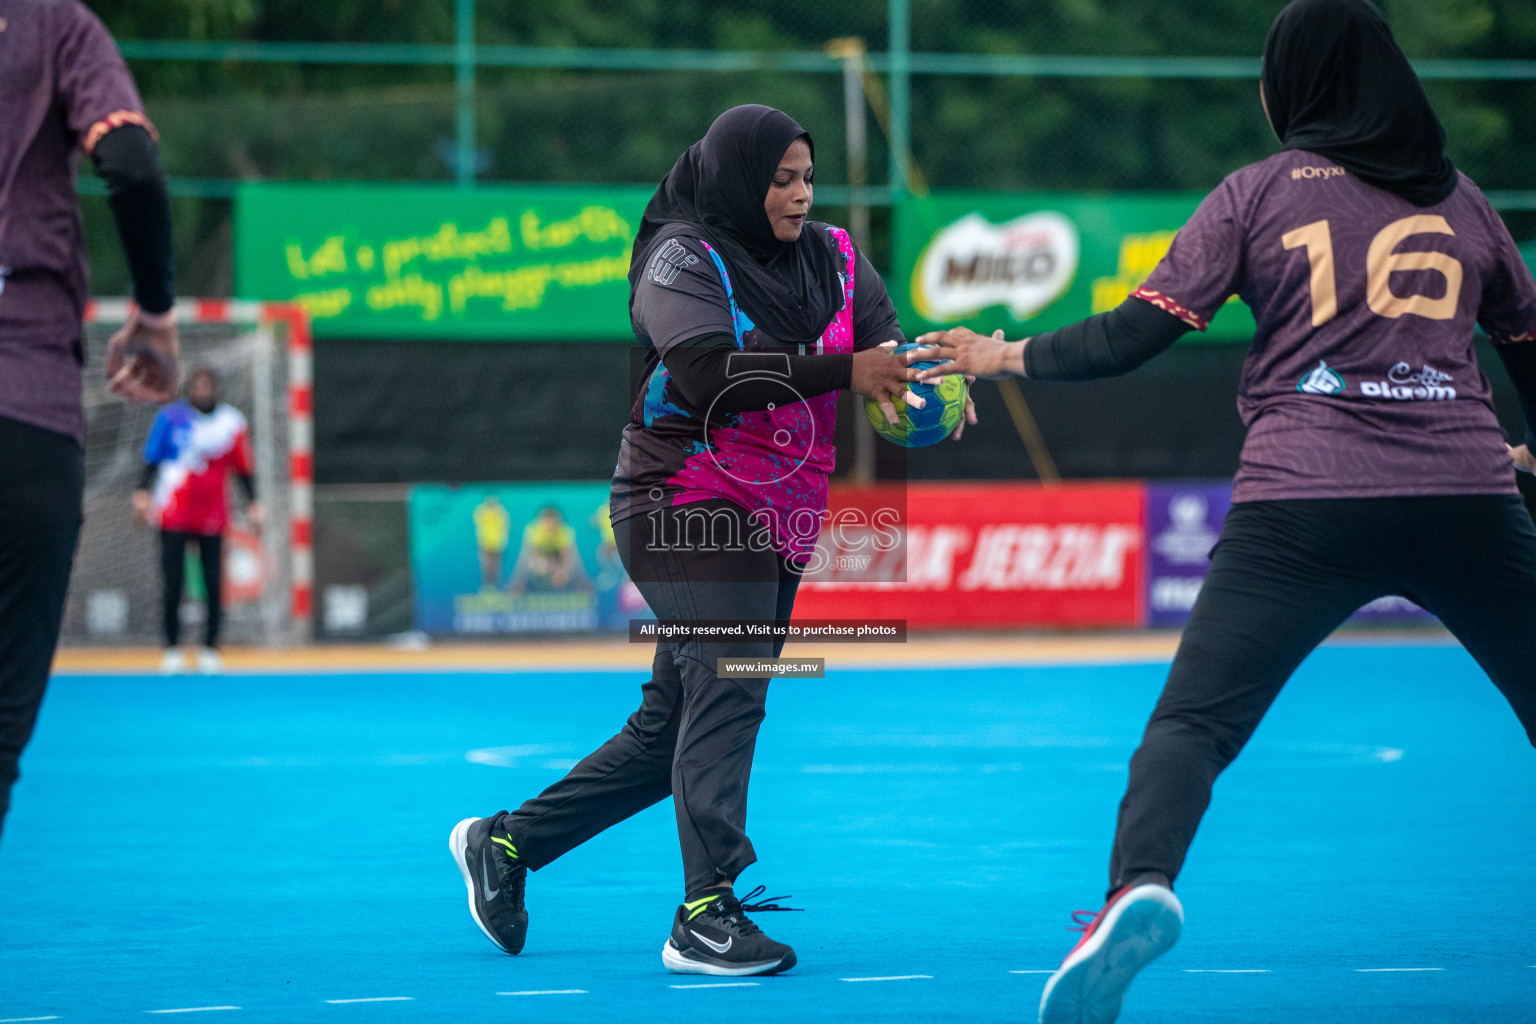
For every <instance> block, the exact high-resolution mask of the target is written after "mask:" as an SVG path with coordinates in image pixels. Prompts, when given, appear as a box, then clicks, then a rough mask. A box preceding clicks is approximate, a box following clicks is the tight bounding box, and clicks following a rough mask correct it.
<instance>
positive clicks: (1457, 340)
mask: <svg viewBox="0 0 1536 1024" xmlns="http://www.w3.org/2000/svg"><path fill="white" fill-rule="evenodd" d="M1134 294H1135V295H1136V296H1137V297H1138V298H1141V299H1145V300H1146V301H1148V302H1151V303H1152V304H1154V305H1156V306H1158V307H1159V308H1161V309H1164V310H1167V311H1168V312H1170V313H1173V314H1174V315H1176V316H1178V317H1180V318H1181V319H1183V320H1184V321H1186V322H1187V323H1189V324H1191V325H1192V326H1194V327H1196V328H1197V329H1199V330H1204V329H1205V327H1206V326H1207V324H1208V323H1209V322H1210V318H1211V317H1212V316H1214V315H1215V314H1216V311H1217V310H1218V309H1220V308H1221V306H1222V304H1223V303H1224V302H1226V301H1227V299H1228V297H1230V296H1232V295H1234V294H1235V295H1237V296H1239V297H1240V298H1241V299H1242V300H1243V301H1244V302H1246V303H1247V304H1248V306H1249V307H1250V308H1251V309H1252V310H1253V314H1254V318H1255V319H1256V320H1257V321H1258V332H1257V334H1256V335H1255V337H1254V340H1253V346H1252V348H1251V349H1250V350H1249V353H1248V358H1247V361H1246V362H1245V363H1244V366H1243V377H1242V381H1241V384H1240V385H1239V389H1238V411H1239V413H1240V414H1241V415H1242V418H1243V422H1244V423H1245V424H1246V425H1247V426H1248V438H1247V441H1246V442H1245V444H1244V445H1243V454H1242V463H1241V467H1240V469H1239V470H1238V474H1237V480H1236V485H1235V490H1234V494H1233V500H1234V501H1258V500H1266V499H1280V498H1345V497H1351V498H1356V497H1360V498H1367V497H1386V496H1415V495H1437V494H1513V493H1515V482H1514V470H1513V468H1512V466H1511V464H1510V459H1509V455H1508V453H1507V452H1506V450H1505V444H1504V442H1505V438H1504V433H1503V430H1502V429H1501V428H1500V427H1499V424H1498V420H1497V419H1496V418H1495V417H1494V412H1493V404H1492V400H1491V397H1490V392H1489V387H1488V381H1487V379H1486V378H1485V377H1484V376H1483V374H1482V372H1481V371H1480V370H1479V369H1478V365H1477V361H1476V358H1475V356H1474V349H1473V341H1472V332H1473V325H1474V324H1481V325H1482V327H1483V329H1484V330H1485V331H1486V332H1487V333H1488V335H1489V337H1490V338H1491V339H1492V340H1493V342H1494V343H1495V344H1499V345H1509V344H1530V343H1532V342H1536V282H1533V281H1532V278H1531V273H1530V270H1529V269H1528V268H1527V267H1526V265H1525V263H1524V261H1523V260H1522V259H1521V257H1520V254H1519V252H1518V251H1517V250H1516V248H1515V244H1514V241H1513V240H1512V239H1511V238H1510V236H1509V231H1508V229H1507V228H1505V226H1504V222H1503V221H1502V220H1500V219H1499V216H1498V214H1497V213H1495V212H1494V210H1493V208H1492V207H1491V206H1490V205H1489V204H1488V200H1487V199H1486V198H1485V197H1484V196H1483V194H1482V192H1480V191H1479V190H1478V188H1477V186H1476V185H1474V184H1473V183H1472V181H1471V179H1469V178H1467V177H1466V176H1465V175H1462V176H1461V177H1460V184H1459V185H1458V186H1457V188H1456V190H1455V191H1454V192H1452V193H1451V194H1450V196H1449V197H1447V198H1446V199H1445V200H1443V201H1442V202H1440V203H1437V204H1436V205H1434V206H1423V207H1421V206H1415V205H1413V204H1412V203H1410V202H1408V201H1407V200H1406V199H1403V198H1401V197H1399V196H1397V195H1395V194H1393V193H1390V192H1385V191H1383V190H1381V189H1379V188H1375V187H1373V186H1371V185H1367V184H1365V183H1364V182H1361V181H1360V180H1358V179H1356V178H1355V177H1353V176H1352V175H1350V174H1349V173H1348V172H1347V171H1346V170H1345V169H1344V168H1342V167H1340V166H1338V165H1336V164H1334V163H1332V162H1331V161H1329V160H1326V159H1324V158H1322V157H1320V156H1317V155H1315V154H1313V153H1308V152H1306V151H1303V150H1287V151H1285V152H1283V153H1279V154H1277V155H1275V156H1273V157H1270V158H1269V159H1268V160H1264V161H1261V162H1260V163H1256V164H1251V165H1249V166H1247V167H1244V168H1242V169H1241V170H1238V171H1236V172H1234V173H1233V174H1231V175H1229V176H1228V177H1227V178H1226V180H1225V181H1223V182H1222V183H1221V185H1220V186H1219V187H1218V188H1217V189H1216V190H1215V191H1214V192H1212V193H1211V194H1210V195H1209V196H1207V197H1206V198H1205V201H1204V202H1202V203H1201V204H1200V208H1199V209H1198V210H1196V211H1195V214H1194V216H1193V217H1191V218H1190V220H1189V223H1188V224H1186V225H1184V227H1183V228H1181V229H1180V230H1179V233H1178V235H1177V236H1176V237H1175V238H1174V241H1173V245H1172V247H1171V248H1170V249H1169V250H1168V255H1167V256H1166V257H1165V258H1164V259H1163V261H1162V262H1161V263H1160V264H1158V266H1157V269H1156V270H1154V271H1153V273H1152V275H1151V277H1149V278H1148V279H1147V281H1146V283H1145V284H1144V285H1143V286H1142V287H1141V288H1140V289H1138V290H1137V291H1136V292H1135V293H1134Z"/></svg>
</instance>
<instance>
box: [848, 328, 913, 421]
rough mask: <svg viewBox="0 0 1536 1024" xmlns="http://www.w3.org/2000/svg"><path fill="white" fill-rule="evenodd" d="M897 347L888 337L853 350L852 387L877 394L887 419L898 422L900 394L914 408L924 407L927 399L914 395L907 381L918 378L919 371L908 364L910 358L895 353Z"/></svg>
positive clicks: (861, 391)
mask: <svg viewBox="0 0 1536 1024" xmlns="http://www.w3.org/2000/svg"><path fill="white" fill-rule="evenodd" d="M895 347H896V343H895V342H894V341H887V342H885V343H884V344H882V345H877V346H876V347H874V348H867V349H865V350H864V351H862V352H855V353H854V354H853V381H852V383H851V384H850V390H852V391H855V392H857V393H859V394H861V395H863V396H864V397H865V398H873V399H874V400H875V401H876V402H878V403H879V404H880V409H881V411H883V412H884V413H885V418H886V421H887V422H889V423H890V424H891V426H893V427H894V426H895V425H896V424H897V423H900V422H901V419H900V417H898V416H897V415H896V404H895V403H896V399H898V398H900V399H901V400H903V401H905V402H906V403H907V404H908V405H910V406H912V407H913V408H914V409H921V408H922V407H923V406H925V405H927V404H928V403H927V401H926V400H925V399H923V398H920V397H919V396H917V395H914V394H913V393H912V391H911V389H910V388H908V387H907V382H908V381H912V380H917V371H915V370H911V369H908V368H907V361H906V360H904V359H902V358H901V357H900V356H893V355H891V350H892V349H894V348H895Z"/></svg>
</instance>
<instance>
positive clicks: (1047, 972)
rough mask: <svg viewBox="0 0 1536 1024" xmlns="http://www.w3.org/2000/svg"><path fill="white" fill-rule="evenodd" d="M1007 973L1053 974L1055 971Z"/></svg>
mask: <svg viewBox="0 0 1536 1024" xmlns="http://www.w3.org/2000/svg"><path fill="white" fill-rule="evenodd" d="M1008 973H1009V974H1055V973H1056V972H1055V971H1009V972H1008Z"/></svg>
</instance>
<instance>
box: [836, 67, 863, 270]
mask: <svg viewBox="0 0 1536 1024" xmlns="http://www.w3.org/2000/svg"><path fill="white" fill-rule="evenodd" d="M837 47H838V48H837V50H836V51H834V52H835V55H836V56H837V57H839V58H840V59H841V60H842V62H843V124H844V130H843V135H844V138H845V139H846V141H847V144H848V192H849V200H848V231H849V233H850V234H852V235H853V240H854V242H855V243H857V244H858V246H859V248H861V249H863V250H864V251H865V252H868V251H869V196H868V195H867V194H866V193H865V190H864V187H865V186H866V185H868V184H869V135H868V132H866V131H865V118H864V41H863V40H861V39H839V40H837Z"/></svg>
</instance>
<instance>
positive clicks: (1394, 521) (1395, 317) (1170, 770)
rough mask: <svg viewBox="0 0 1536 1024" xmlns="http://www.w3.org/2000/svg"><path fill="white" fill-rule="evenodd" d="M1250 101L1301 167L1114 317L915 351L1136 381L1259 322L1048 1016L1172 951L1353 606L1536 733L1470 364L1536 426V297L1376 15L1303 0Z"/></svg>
mask: <svg viewBox="0 0 1536 1024" xmlns="http://www.w3.org/2000/svg"><path fill="white" fill-rule="evenodd" d="M1261 96H1262V99H1263V102H1264V105H1265V110H1266V113H1267V115H1268V118H1269V122H1270V124H1271V125H1272V126H1273V128H1274V130H1275V134H1276V135H1277V136H1279V138H1280V140H1281V142H1282V144H1283V145H1284V151H1283V152H1281V153H1279V154H1278V155H1276V156H1273V157H1270V158H1269V159H1268V160H1264V161H1261V162H1260V163H1257V164H1253V165H1251V166H1249V167H1245V168H1243V169H1241V170H1239V171H1236V172H1235V173H1233V174H1231V175H1229V176H1228V177H1227V179H1226V180H1225V181H1223V182H1222V184H1221V185H1220V187H1218V188H1217V189H1216V190H1215V191H1214V192H1212V193H1211V194H1210V195H1209V196H1207V197H1206V199H1205V201H1204V202H1202V203H1201V204H1200V207H1199V209H1198V210H1196V211H1195V214H1194V216H1193V217H1192V218H1191V219H1190V221H1189V223H1188V224H1186V225H1185V226H1184V227H1183V229H1182V230H1180V231H1179V233H1178V235H1177V237H1175V239H1174V241H1173V245H1172V247H1171V248H1170V249H1169V250H1168V254H1167V256H1166V257H1165V258H1164V259H1163V261H1162V262H1161V263H1160V264H1159V265H1158V267H1157V269H1156V270H1155V271H1153V273H1152V276H1151V277H1149V278H1148V279H1147V281H1146V283H1145V284H1144V285H1143V286H1142V287H1140V288H1139V289H1137V290H1136V292H1135V293H1134V294H1133V296H1132V297H1131V298H1129V299H1127V300H1126V302H1125V303H1124V304H1123V305H1122V306H1120V307H1119V308H1118V309H1115V310H1114V311H1112V312H1110V313H1106V314H1101V315H1099V316H1096V317H1092V318H1090V319H1088V320H1085V321H1082V322H1080V323H1077V324H1074V325H1071V326H1069V327H1064V328H1062V329H1060V330H1057V331H1051V332H1048V333H1046V334H1041V335H1037V336H1035V337H1033V338H1028V339H1025V340H1024V341H1017V342H999V341H995V340H993V339H989V338H984V337H981V336H980V335H977V334H975V333H973V332H970V331H967V330H965V329H963V328H960V329H957V330H953V331H948V332H942V333H938V334H931V335H926V336H924V337H923V338H920V339H919V342H920V343H921V344H925V345H928V346H930V348H929V349H926V350H919V351H918V352H916V353H913V358H938V359H941V360H943V359H948V360H952V361H953V364H954V365H951V366H941V367H939V368H935V369H933V370H930V371H926V372H927V373H929V374H933V375H937V374H940V373H945V372H953V371H956V370H964V371H969V372H971V373H975V374H977V375H980V376H992V377H996V376H1001V375H1004V374H1007V373H1015V374H1022V375H1024V376H1027V377H1030V378H1035V379H1040V380H1086V379H1089V378H1094V377H1104V376H1110V375H1113V374H1118V373H1124V372H1126V371H1127V370H1130V369H1132V368H1133V367H1135V366H1137V365H1139V364H1140V363H1142V362H1143V361H1144V360H1146V359H1148V358H1150V357H1151V356H1153V355H1155V354H1157V353H1158V352H1161V351H1162V350H1164V349H1166V348H1167V347H1168V346H1169V345H1171V344H1172V343H1173V342H1174V340H1175V339H1177V338H1178V337H1179V336H1180V335H1181V334H1183V333H1184V332H1185V331H1188V330H1189V329H1191V328H1194V329H1197V330H1203V329H1204V328H1205V326H1206V324H1207V323H1208V322H1209V320H1210V318H1211V317H1212V316H1214V315H1215V314H1216V312H1217V311H1218V310H1219V309H1220V308H1221V306H1222V303H1224V302H1225V301H1226V299H1227V297H1228V296H1230V295H1232V294H1233V293H1236V294H1237V295H1239V296H1240V297H1241V298H1242V299H1243V301H1245V302H1246V303H1247V304H1248V305H1249V306H1250V307H1251V308H1252V310H1253V313H1254V316H1255V318H1256V319H1257V321H1258V331H1257V334H1256V336H1255V338H1254V342H1253V346H1252V348H1251V350H1250V352H1249V355H1248V360H1247V363H1246V365H1245V366H1244V370H1243V379H1242V383H1241V385H1240V391H1239V398H1238V404H1239V410H1240V412H1241V413H1242V416H1243V420H1244V422H1245V423H1246V424H1247V425H1248V428H1249V430H1248V437H1247V441H1246V442H1245V444H1244V446H1243V453H1242V460H1241V467H1240V469H1239V470H1238V474H1237V480H1236V483H1235V489H1234V494H1233V501H1234V504H1233V506H1232V511H1231V513H1230V514H1229V515H1228V516H1227V520H1226V523H1225V524H1224V526H1223V527H1222V532H1221V539H1220V541H1219V542H1218V543H1217V545H1216V548H1215V551H1214V553H1213V555H1212V558H1211V569H1210V573H1209V575H1208V576H1207V577H1206V581H1205V585H1204V587H1203V588H1202V589H1201V591H1200V596H1199V599H1198V601H1197V603H1196V604H1195V608H1194V611H1193V614H1192V615H1191V617H1190V620H1189V624H1188V625H1187V626H1186V627H1185V630H1184V636H1183V639H1182V642H1181V643H1180V645H1179V650H1178V654H1177V656H1176V657H1175V658H1174V662H1173V666H1172V669H1171V670H1170V672H1169V676H1168V682H1167V686H1166V687H1165V689H1164V690H1163V694H1162V697H1161V698H1160V699H1159V701H1158V704H1157V708H1156V710H1155V711H1154V712H1153V714H1152V719H1151V721H1150V723H1149V724H1148V725H1147V729H1146V733H1145V735H1144V736H1143V738H1142V743H1141V747H1140V749H1139V750H1137V752H1136V754H1135V756H1134V757H1133V758H1132V760H1131V770H1130V783H1129V786H1128V788H1127V790H1126V794H1125V798H1124V799H1123V800H1122V801H1121V804H1120V817H1119V824H1118V827H1117V830H1116V835H1115V844H1114V851H1113V855H1112V857H1111V860H1110V895H1109V901H1108V903H1106V904H1105V906H1104V908H1103V909H1102V910H1101V911H1099V913H1098V914H1097V915H1093V916H1092V917H1091V919H1090V920H1089V921H1088V923H1087V924H1086V927H1085V934H1084V936H1083V939H1082V941H1081V942H1080V943H1078V945H1077V947H1076V948H1075V949H1074V950H1073V951H1072V952H1071V954H1070V955H1069V956H1068V957H1067V958H1066V960H1065V961H1064V962H1063V963H1062V965H1061V967H1060V968H1059V969H1058V970H1057V971H1056V973H1055V974H1054V975H1053V976H1052V978H1051V979H1050V981H1049V982H1048V983H1047V985H1046V988H1045V993H1044V996H1043V998H1042V1000H1041V1006H1040V1019H1041V1020H1042V1021H1044V1022H1049V1024H1057V1022H1074V1024H1075V1022H1089V1021H1091V1022H1094V1024H1103V1022H1106V1021H1111V1020H1113V1019H1114V1018H1115V1016H1116V1014H1117V1013H1118V1012H1119V1008H1120V1004H1121V1000H1122V998H1123V996H1124V993H1125V990H1126V987H1127V986H1128V985H1129V984H1130V982H1131V980H1132V979H1133V978H1134V977H1135V975H1136V972H1137V971H1139V970H1140V969H1141V968H1142V967H1144V966H1146V965H1147V964H1148V963H1150V962H1151V961H1152V960H1153V959H1154V958H1156V957H1157V956H1159V955H1161V954H1162V953H1163V952H1164V951H1165V950H1166V949H1168V947H1170V946H1171V945H1172V944H1173V943H1174V942H1175V941H1176V940H1177V938H1178V936H1179V932H1180V929H1181V928H1182V924H1183V909H1182V908H1181V906H1180V905H1179V901H1178V899H1177V898H1176V897H1175V896H1174V894H1173V891H1172V885H1173V879H1174V878H1175V876H1176V875H1177V874H1178V872H1179V868H1180V866H1181V865H1182V864H1183V862H1184V855H1185V852H1186V851H1187V849H1188V848H1189V844H1190V842H1191V840H1193V838H1194V835H1195V829H1196V827H1197V826H1198V825H1199V823H1200V818H1201V816H1202V815H1203V814H1204V812H1205V809H1206V806H1207V804H1208V803H1209V802H1210V797H1211V786H1212V784H1213V783H1214V781H1215V779H1216V776H1217V774H1218V773H1220V772H1221V770H1222V769H1223V768H1225V767H1226V766H1227V765H1228V764H1229V763H1230V762H1231V761H1232V759H1233V758H1234V757H1236V756H1237V753H1238V751H1240V750H1241V749H1242V748H1243V745H1244V744H1245V743H1246V742H1247V740H1248V737H1249V736H1250V735H1251V734H1252V732H1253V730H1254V728H1255V727H1256V726H1257V725H1258V724H1259V720H1260V719H1261V718H1262V717H1263V716H1264V713H1265V711H1266V710H1267V709H1268V708H1269V705H1270V703H1271V702H1272V701H1273V700H1274V698H1275V696H1276V695H1277V694H1278V693H1279V691H1280V688H1281V686H1283V685H1284V683H1285V681H1286V679H1287V678H1288V677H1289V676H1290V675H1291V673H1292V672H1293V671H1294V670H1295V668H1296V666H1297V665H1299V664H1300V663H1301V661H1302V659H1303V658H1304V657H1306V655H1307V654H1308V653H1309V652H1310V651H1311V650H1312V649H1313V648H1314V647H1316V646H1317V645H1318V644H1319V643H1321V642H1322V641H1323V639H1324V638H1325V637H1327V636H1328V634H1329V633H1331V632H1333V630H1334V629H1335V628H1336V627H1337V626H1338V625H1339V624H1340V623H1342V622H1343V621H1344V620H1345V618H1347V617H1348V616H1349V615H1350V614H1351V613H1353V612H1354V611H1355V610H1356V609H1357V608H1359V607H1360V606H1361V605H1363V604H1366V603H1367V602H1369V601H1372V600H1374V599H1376V598H1378V597H1382V596H1384V595H1388V594H1401V595H1403V596H1405V597H1407V598H1409V599H1410V600H1412V601H1414V602H1415V603H1417V604H1419V605H1422V606H1423V607H1425V608H1427V609H1429V610H1430V611H1432V612H1434V613H1435V614H1436V615H1437V616H1439V618H1440V620H1441V622H1443V623H1444V624H1445V625H1446V627H1447V628H1448V629H1450V630H1451V632H1452V633H1454V634H1455V635H1456V637H1457V638H1458V639H1459V640H1460V641H1461V642H1462V643H1463V644H1464V645H1465V646H1466V648H1467V650H1468V651H1469V652H1471V654H1472V656H1473V657H1475V658H1476V659H1477V661H1478V663H1479V664H1480V665H1481V666H1482V667H1483V669H1484V670H1485V671H1486V672H1487V673H1488V675H1489V676H1490V677H1491V678H1492V679H1493V682H1494V683H1495V684H1496V685H1497V686H1498V687H1499V689H1500V690H1501V691H1502V692H1503V694H1504V696H1505V697H1506V698H1507V699H1508V701H1509V703H1510V705H1511V706H1512V707H1513V708H1514V711H1515V714H1516V715H1517V716H1518V717H1519V720H1520V722H1521V724H1522V725H1523V726H1524V727H1525V731H1526V734H1527V735H1528V736H1530V737H1531V738H1532V739H1533V741H1536V527H1533V525H1532V522H1531V517H1530V515H1528V514H1527V512H1526V510H1525V508H1524V506H1523V505H1522V504H1521V501H1520V499H1519V497H1518V495H1517V492H1516V489H1515V480H1514V471H1513V468H1512V466H1511V461H1513V463H1514V467H1518V468H1520V469H1522V470H1525V471H1526V472H1530V471H1531V470H1532V469H1533V468H1536V465H1533V460H1532V456H1531V448H1530V440H1529V439H1530V437H1531V436H1532V435H1531V434H1529V433H1528V434H1527V443H1525V444H1522V445H1520V446H1519V447H1515V448H1511V447H1509V446H1507V445H1506V443H1505V440H1504V434H1503V432H1502V431H1501V430H1500V428H1499V424H1498V421H1497V420H1496V419H1495V417H1494V412H1493V405H1492V401H1491V399H1490V395H1489V389H1488V382H1487V380H1486V379H1485V378H1484V377H1483V376H1482V374H1481V373H1480V372H1479V369H1478V366H1477V363H1476V360H1475V356H1474V349H1473V339H1472V329H1473V324H1474V322H1476V323H1480V324H1481V325H1482V327H1483V329H1484V330H1485V331H1486V332H1487V334H1488V337H1489V338H1490V339H1491V340H1492V341H1493V343H1494V344H1495V345H1496V346H1497V348H1498V351H1499V355H1500V356H1501V357H1502V359H1503V361H1504V363H1505V365H1506V367H1507V368H1508V371H1509V374H1510V376H1511V378H1512V379H1513V380H1514V382H1515V385H1516V387H1517V388H1518V390H1519V392H1520V395H1521V398H1522V402H1523V407H1524V410H1525V417H1526V420H1527V423H1528V426H1529V427H1530V428H1532V429H1536V283H1533V281H1532V279H1531V273H1530V271H1529V270H1528V269H1527V268H1526V265H1525V263H1524V261H1523V260H1522V259H1521V258H1520V254H1519V252H1518V251H1517V250H1516V249H1515V245H1514V242H1513V241H1512V240H1511V238H1510V236H1509V232H1508V230H1507V229H1506V228H1505V227H1504V224H1503V222H1502V221H1501V220H1500V219H1499V216H1498V214H1496V213H1495V212H1494V211H1493V209H1492V207H1490V206H1489V204H1488V201H1487V199H1485V198H1484V196H1483V194H1482V193H1481V192H1480V191H1478V188H1477V186H1476V185H1474V184H1473V183H1472V182H1471V180H1469V179H1468V178H1466V177H1465V176H1463V175H1461V174H1459V173H1458V172H1457V171H1456V169H1455V168H1454V167H1452V166H1451V164H1450V162H1449V161H1447V160H1446V159H1445V157H1444V155H1443V153H1442V148H1443V145H1444V140H1445V134H1444V131H1443V130H1442V129H1441V127H1440V123H1439V121H1438V119H1437V118H1436V117H1435V114H1434V111H1433V110H1432V109H1431V108H1430V105H1429V102H1428V100H1427V99H1426V98H1425V96H1424V92H1423V90H1422V88H1421V87H1420V85H1419V82H1418V79H1417V77H1416V76H1415V75H1414V72H1413V70H1412V68H1411V67H1410V66H1409V64H1408V61H1407V59H1406V58H1405V57H1404V56H1403V54H1402V51H1401V50H1399V49H1398V47H1397V44H1396V43H1395V42H1394V40H1393V38H1392V35H1391V32H1390V30H1389V29H1388V28H1387V25H1386V23H1385V22H1384V21H1383V20H1382V17H1381V15H1380V14H1379V13H1378V12H1377V10H1376V9H1375V8H1374V7H1373V6H1371V5H1370V4H1368V3H1366V2H1365V0H1296V2H1295V3H1293V4H1291V5H1290V6H1289V7H1287V8H1285V10H1283V11H1282V12H1281V13H1280V15H1279V17H1278V18H1277V19H1276V20H1275V23H1274V25H1273V27H1272V28H1271V29H1270V33H1269V38H1268V40H1267V42H1266V44H1265V49H1264V67H1263V83H1262V92H1261Z"/></svg>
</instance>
